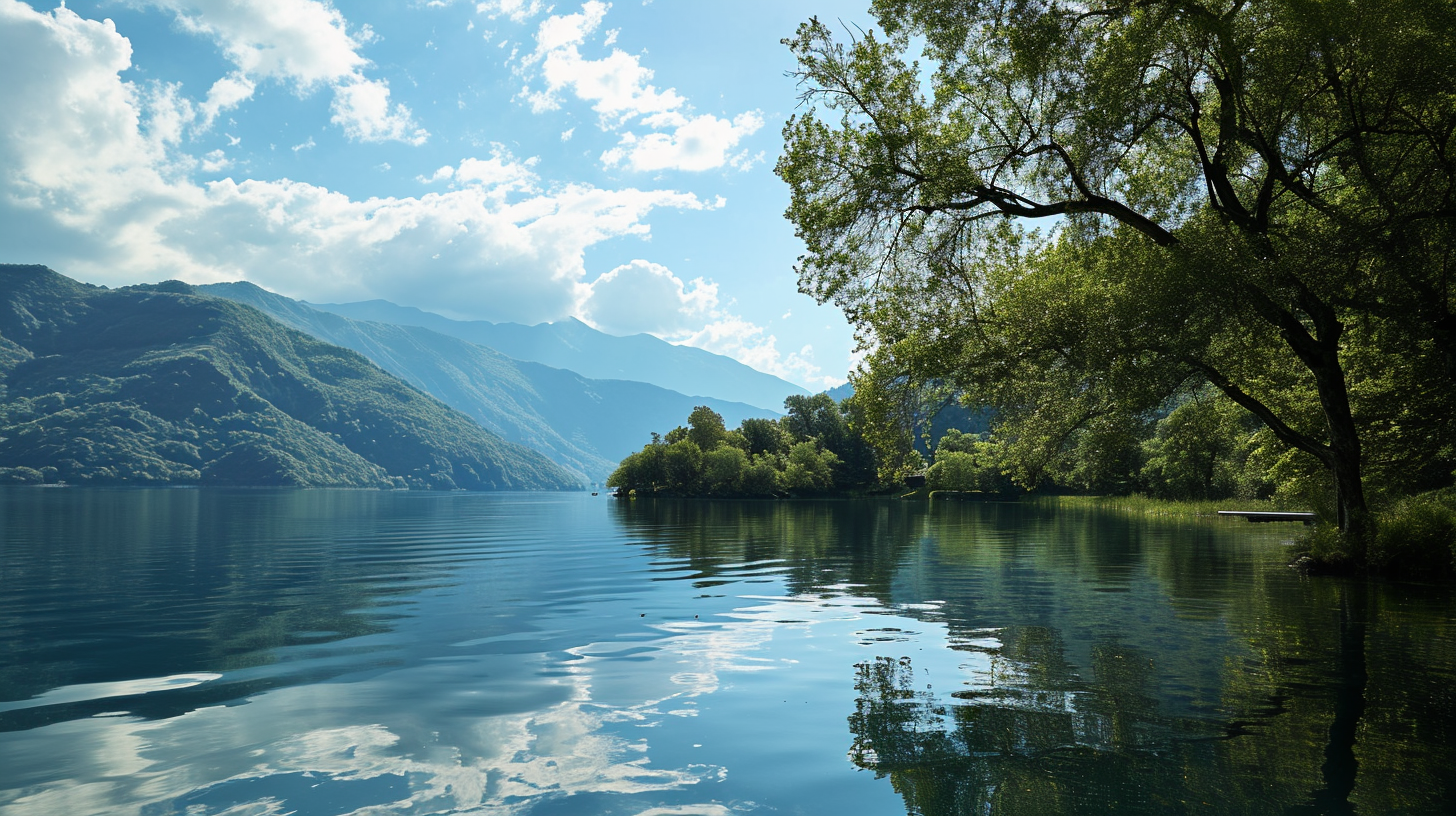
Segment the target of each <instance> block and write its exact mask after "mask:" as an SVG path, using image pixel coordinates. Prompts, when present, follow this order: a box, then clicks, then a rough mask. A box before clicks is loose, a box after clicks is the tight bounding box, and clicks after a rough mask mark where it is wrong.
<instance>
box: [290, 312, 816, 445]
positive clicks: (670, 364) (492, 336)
mask: <svg viewBox="0 0 1456 816" xmlns="http://www.w3.org/2000/svg"><path fill="white" fill-rule="evenodd" d="M310 305H312V306H314V307H316V308H318V309H322V310H324V311H329V312H333V313H335V314H340V315H343V316H345V317H352V318H354V319H356V320H371V321H376V322H380V323H394V324H398V325H401V326H422V327H424V328H427V329H433V330H435V331H437V332H439V333H441V334H448V335H450V336H451V337H458V338H460V339H461V340H468V341H470V342H472V343H478V344H480V345H482V346H486V347H488V348H492V349H495V350H496V351H498V352H500V353H502V354H504V355H506V356H507V357H511V358H513V359H516V360H523V361H527V362H533V363H542V364H545V365H549V366H553V367H555V368H565V369H568V370H571V371H575V372H577V373H578V374H581V375H582V376H584V377H590V378H593V379H598V380H634V381H636V382H644V383H651V384H653V385H657V386H660V387H662V388H666V389H669V390H672V391H677V392H678V393H681V394H690V395H698V396H700V397H713V398H715V399H720V400H727V401H731V402H746V403H748V404H750V405H756V406H758V407H759V408H767V409H769V410H771V411H775V412H781V411H783V407H784V398H785V397H788V396H790V395H794V394H797V395H807V394H808V393H809V392H808V391H807V390H805V389H803V388H801V387H799V386H797V385H794V384H793V383H791V382H789V381H788V380H783V379H780V378H778V377H775V376H773V375H772V374H765V373H763V372H762V371H758V370H756V369H753V368H750V367H748V366H746V365H744V364H743V363H740V362H738V361H737V360H734V359H732V358H729V357H724V356H722V355H721V354H713V353H712V352H709V351H704V350H702V349H698V348H692V347H691V346H675V345H673V344H671V343H669V342H667V341H665V340H660V339H658V338H656V337H653V336H652V335H650V334H634V335H631V336H630V337H617V336H615V335H610V334H606V333H604V332H600V331H597V330H596V329H593V328H592V327H591V326H588V325H586V324H585V323H583V322H581V321H580V320H576V319H567V320H562V321H560V322H557V323H541V324H539V325H536V326H524V325H521V324H520V323H488V322H486V321H483V320H470V321H463V320H451V319H449V318H446V317H441V316H440V315H437V314H432V313H430V312H424V311H420V310H419V309H415V308H411V307H408V306H398V305H396V304H393V303H390V302H389V301H385V300H369V301H363V302H360V303H317V304H310ZM699 404H703V403H702V401H701V400H699ZM638 444H641V443H638Z"/></svg>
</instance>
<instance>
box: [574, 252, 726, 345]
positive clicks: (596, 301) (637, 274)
mask: <svg viewBox="0 0 1456 816" xmlns="http://www.w3.org/2000/svg"><path fill="white" fill-rule="evenodd" d="M583 290H584V296H583V298H582V303H581V307H580V309H581V313H582V317H583V318H585V319H586V320H587V321H588V322H590V323H591V324H592V325H594V326H596V327H597V328H599V329H601V330H602V331H605V332H608V333H611V334H618V335H628V334H641V333H648V334H656V335H675V334H680V333H682V332H685V331H691V330H692V329H693V328H695V327H697V326H701V325H702V324H703V322H704V321H705V320H707V319H708V318H709V317H710V316H711V315H712V313H713V310H714V309H715V308H716V307H717V305H718V285H717V284H715V283H708V282H707V281H704V280H703V279H702V278H695V279H693V280H692V281H691V282H690V283H684V282H683V280H682V279H681V278H679V277H677V276H676V275H674V274H673V273H672V270H670V269H668V268H667V267H665V266H661V265H659V264H655V263H650V262H648V261H643V260H636V261H632V262H631V263H629V264H624V265H622V266H619V267H617V268H616V269H613V270H612V271H610V272H607V273H606V274H604V275H602V276H601V277H599V278H597V279H596V280H595V281H592V282H591V283H590V284H586V285H584V286H583Z"/></svg>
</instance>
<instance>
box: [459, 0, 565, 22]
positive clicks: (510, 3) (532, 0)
mask: <svg viewBox="0 0 1456 816" xmlns="http://www.w3.org/2000/svg"><path fill="white" fill-rule="evenodd" d="M546 8H547V7H546V4H545V3H543V2H541V0H485V2H483V3H478V4H476V6H475V10H476V11H477V12H479V13H480V14H484V15H485V16H487V17H489V18H490V19H492V20H494V19H495V18H497V17H508V18H510V20H511V21H512V22H515V23H524V22H526V21H527V20H529V19H531V18H532V17H535V16H536V15H538V14H540V13H541V12H543V11H545V10H546Z"/></svg>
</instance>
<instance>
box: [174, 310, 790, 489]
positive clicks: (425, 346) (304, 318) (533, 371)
mask: <svg viewBox="0 0 1456 816" xmlns="http://www.w3.org/2000/svg"><path fill="white" fill-rule="evenodd" d="M198 289H199V290H201V291H204V292H207V293H209V294H214V295H218V296H220V297H226V298H229V299H232V300H236V301H238V302H240V303H246V304H248V305H250V306H253V307H255V308H257V309H260V310H261V311H263V312H264V313H266V314H268V315H270V316H272V317H273V318H275V319H277V320H279V321H281V322H283V323H284V324H286V325H288V326H291V327H293V328H295V329H298V330H299V331H302V332H305V333H307V334H310V335H312V336H314V337H316V338H318V339H320V340H323V341H325V342H329V343H334V344H336V345H340V346H343V347H345V348H350V349H353V350H355V351H357V352H359V353H361V354H363V355H364V356H366V357H368V358H369V359H370V360H372V361H374V363H376V364H377V365H379V366H380V367H381V368H383V369H384V370H386V371H388V372H390V373H392V374H394V375H395V376H398V377H399V378H400V379H402V380H404V381H405V382H408V383H409V384H411V385H413V386H415V387H416V388H419V389H420V390H422V391H425V392H426V393H429V394H431V395H433V396H435V397H437V398H438V399H440V400H441V401H443V402H445V403H446V404H447V405H450V406H451V407H453V408H455V409H457V410H459V411H462V412H464V413H465V414H467V415H469V416H471V417H472V418H474V419H475V420H476V421H477V422H479V423H480V424H481V425H483V426H484V427H486V428H488V429H490V430H491V431H493V432H495V433H497V434H499V435H501V436H502V437H503V438H505V439H507V440H510V441H512V442H517V443H519V444H522V445H526V446H528V447H531V448H533V449H535V450H538V451H541V452H542V453H544V454H545V455H546V456H548V457H549V458H551V460H552V461H554V462H556V463H557V464H559V465H561V466H563V467H566V468H568V469H570V470H571V471H572V472H574V473H578V474H581V475H582V476H584V477H585V478H586V479H587V480H589V481H593V482H604V481H605V480H606V477H607V475H608V474H610V473H611V471H612V470H613V469H615V468H616V466H617V463H618V462H619V461H620V460H622V459H624V458H626V456H627V455H628V454H630V453H632V452H634V451H636V450H637V449H638V448H640V447H641V446H642V445H643V444H644V443H646V442H647V441H648V440H649V439H650V438H651V434H652V432H653V431H657V430H661V429H663V428H671V427H673V426H674V425H677V424H679V423H681V422H682V421H683V418H684V417H686V416H687V415H688V414H689V413H690V412H691V411H692V409H693V408H694V407H695V406H698V405H707V406H709V407H711V408H713V410H715V411H717V412H718V413H720V414H722V415H723V416H724V418H725V420H726V421H728V422H729V423H730V424H737V423H738V422H741V421H742V420H743V419H745V418H748V417H770V416H776V415H777V414H776V412H774V411H769V410H764V409H762V408H758V407H756V406H753V405H748V404H745V403H735V402H729V401H725V400H718V399H713V398H707V397H701V396H696V397H694V396H687V395H684V394H680V393H677V392H675V391H671V390H668V389H665V388H660V387H658V386H656V385H651V384H648V383H642V382H630V381H624V380H596V379H589V378H586V377H583V376H581V375H579V374H577V373H575V372H572V371H566V370H562V369H559V368H553V367H550V366H547V365H543V364H540V363H533V362H523V361H520V360H515V359H512V358H511V357H509V356H507V355H505V354H502V353H500V352H499V351H497V350H493V349H490V348H486V347H484V346H481V345H478V344H475V343H471V342H468V341H466V340H462V339H460V338H458V337H453V336H449V335H446V334H443V333H440V332H437V331H434V330H431V329H428V328H424V327H421V326H417V325H398V324H390V323H384V322H376V321H369V320H356V319H352V318H348V317H345V316H343V315H340V314H336V313H333V312H330V311H324V310H322V309H320V308H315V307H313V306H312V305H310V304H307V303H304V302H302V301H296V300H292V299H291V298H286V297H283V296H282V295H277V294H274V293H272V292H268V291H267V290H264V289H261V288H259V287H257V286H255V285H253V284H251V283H244V282H237V283H216V284H208V285H205V286H200V287H198ZM442 319H443V318H442ZM487 325H488V324H487ZM589 331H590V330H589Z"/></svg>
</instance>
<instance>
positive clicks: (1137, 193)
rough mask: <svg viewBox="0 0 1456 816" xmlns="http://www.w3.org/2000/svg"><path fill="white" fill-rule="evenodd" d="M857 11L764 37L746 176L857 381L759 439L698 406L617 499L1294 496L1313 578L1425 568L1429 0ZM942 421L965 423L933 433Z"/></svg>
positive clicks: (1436, 366) (1440, 531)
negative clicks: (764, 101)
mask: <svg viewBox="0 0 1456 816" xmlns="http://www.w3.org/2000/svg"><path fill="white" fill-rule="evenodd" d="M873 12H874V14H875V16H876V18H877V20H878V21H879V23H880V25H881V30H880V31H868V32H860V31H856V32H853V34H852V35H850V34H847V33H846V34H843V35H841V34H839V33H836V31H834V30H833V29H831V27H830V26H829V25H828V24H826V23H824V22H821V21H819V20H817V19H815V20H811V21H809V22H808V23H805V24H804V25H802V26H801V27H800V28H799V31H798V33H797V35H796V36H795V37H793V38H791V39H789V40H786V41H785V42H786V44H787V45H788V46H789V48H790V49H791V50H792V52H793V53H794V55H795V57H796V58H797V60H798V72H797V77H798V79H799V81H800V83H801V89H802V99H803V101H804V107H803V109H802V111H801V112H800V113H799V114H798V115H796V116H794V117H792V118H791V119H790V120H789V121H788V123H787V124H786V125H785V127H784V131H783V133H784V139H785V151H784V154H783V156H782V157H781V158H780V160H779V162H778V165H777V168H776V170H777V172H778V174H779V176H780V177H781V178H783V179H784V181H785V182H787V183H788V185H789V187H790V190H791V201H790V204H789V208H788V211H787V213H786V215H787V217H788V219H789V220H790V221H791V222H792V223H793V224H794V226H795V228H796V231H797V234H798V235H799V237H800V238H802V239H803V241H804V242H805V245H806V247H807V251H806V253H805V254H804V255H803V256H802V257H801V258H800V261H799V264H798V266H797V272H798V275H799V286H800V289H801V290H802V291H803V292H805V293H807V294H810V295H812V296H814V297H815V298H816V299H818V300H819V301H820V302H832V303H834V304H836V305H838V306H839V307H840V308H842V309H843V310H844V312H845V314H846V315H847V316H848V318H849V319H850V321H851V322H852V323H853V324H854V325H855V327H856V329H857V331H858V334H859V338H860V340H861V343H862V347H863V350H864V351H865V353H866V357H865V360H864V362H863V364H862V365H861V367H860V369H859V370H858V371H857V372H856V373H854V374H853V375H852V376H851V381H852V383H853V385H854V388H855V393H854V396H853V397H852V398H851V399H850V400H849V401H848V403H847V404H846V405H844V406H842V407H839V408H837V409H835V408H833V407H832V406H823V405H820V406H816V407H815V408H814V409H812V410H810V409H808V408H807V407H796V406H792V405H791V406H788V410H789V416H788V417H785V419H784V420H782V421H780V422H779V423H778V424H777V426H776V428H772V429H770V430H774V431H775V432H776V433H777V434H778V435H777V436H774V435H773V434H771V433H769V432H768V430H765V429H769V426H768V425H765V426H764V428H757V427H755V428H740V429H739V430H737V431H733V432H729V431H726V430H725V431H722V434H723V436H720V435H719V432H718V431H717V430H712V429H710V428H709V427H708V426H709V425H710V424H711V423H710V421H709V420H710V418H707V417H698V416H697V415H696V414H695V418H694V419H692V420H690V422H689V425H688V426H687V428H686V429H684V430H683V431H681V432H677V431H674V432H671V433H669V435H668V438H664V439H662V440H661V441H660V442H659V443H657V444H656V445H654V446H649V448H648V449H646V450H644V451H643V452H642V453H640V454H637V455H635V456H634V457H632V458H630V459H629V460H628V461H627V462H626V463H624V464H623V467H622V469H620V470H619V471H618V474H617V475H616V476H614V477H613V478H614V480H615V482H616V483H618V484H634V485H635V484H646V483H647V482H643V481H642V480H643V479H644V478H646V477H643V476H642V475H640V474H641V472H643V471H642V469H643V468H646V469H647V470H651V468H652V467H655V465H654V464H653V463H655V462H657V461H658V460H659V458H660V460H661V463H662V467H664V468H667V470H664V471H663V473H664V474H678V475H664V477H663V478H664V479H666V481H665V482H663V483H661V484H662V485H665V486H666V489H667V490H669V491H674V492H684V493H721V492H724V491H727V492H732V491H734V490H737V491H739V492H741V493H745V494H760V493H763V492H766V490H767V486H768V484H769V480H768V477H769V475H770V473H769V471H770V469H773V471H774V474H776V475H775V477H774V478H775V479H776V480H777V482H776V485H777V490H779V491H784V492H788V493H791V494H796V493H800V492H805V491H811V490H818V491H826V490H846V489H851V490H853V489H861V488H863V487H864V486H865V485H867V484H868V483H870V482H872V481H875V480H878V481H879V482H880V483H893V482H895V481H896V480H899V479H900V478H902V477H903V476H905V475H907V474H910V473H914V472H918V471H920V470H922V469H923V468H925V465H926V463H927V459H929V460H931V461H932V463H931V464H930V467H929V470H928V471H927V472H926V475H927V479H929V480H930V482H931V483H932V484H935V483H940V484H956V485H959V486H971V487H972V489H980V490H985V489H987V488H992V489H995V490H1000V489H1002V487H1003V486H1004V482H1003V481H1002V480H1007V481H1009V482H1010V483H1011V484H1013V485H1016V486H1019V487H1020V488H1021V489H1027V490H1036V489H1046V487H1047V486H1048V485H1051V486H1059V487H1062V488H1066V489H1075V490H1078V491H1085V492H1098V493H1113V494H1117V493H1130V492H1135V491H1136V492H1144V493H1147V494H1150V495H1154V496H1161V497H1166V498H1228V499H1245V500H1252V499H1260V498H1263V499H1273V500H1276V501H1279V502H1281V503H1283V504H1286V505H1303V506H1304V507H1305V508H1307V509H1312V510H1314V511H1316V512H1317V513H1319V514H1320V515H1321V516H1322V517H1323V518H1325V519H1327V521H1326V523H1324V524H1322V525H1320V526H1319V527H1318V528H1317V529H1316V531H1315V532H1314V533H1313V534H1312V535H1310V536H1309V537H1308V538H1307V539H1306V541H1305V543H1304V545H1303V547H1304V550H1305V551H1306V552H1307V553H1308V555H1309V556H1310V557H1311V558H1312V559H1313V561H1314V562H1315V563H1318V564H1320V565H1322V566H1323V567H1324V568H1326V569H1331V570H1339V571H1345V572H1353V573H1370V574H1420V575H1433V574H1443V575H1450V574H1452V569H1453V567H1452V559H1453V543H1456V494H1453V492H1452V489H1451V485H1452V472H1453V469H1456V423H1453V422H1452V416H1453V413H1456V308H1453V307H1456V291H1453V287H1452V285H1451V284H1452V271H1453V258H1456V255H1453V250H1456V240H1453V239H1456V154H1453V152H1452V150H1453V144H1456V142H1453V136H1456V49H1453V48H1452V46H1451V43H1452V42H1456V6H1453V5H1452V4H1450V3H1448V2H1441V1H1440V0H1380V1H1379V2H1360V3H1318V4H1309V3H1297V2H1265V3H1244V2H1231V3H1228V2H1221V3H1176V4H1174V3H1168V4H1164V3H1112V4H1109V5H1106V6H1105V7H1087V6H1084V5H1083V4H1064V3H1056V2H1051V3H974V2H973V3H941V2H932V1H931V0H876V2H875V3H874V5H873ZM912 51H914V52H918V53H912ZM916 57H919V59H916ZM947 404H960V405H963V406H967V407H969V408H973V409H975V410H981V411H988V412H990V416H992V417H993V418H994V420H993V423H992V427H991V428H990V429H989V433H987V434H984V435H977V436H976V437H974V438H973V439H969V440H968V438H967V437H966V436H964V435H957V436H951V435H949V434H931V433H930V432H929V422H930V419H931V418H932V417H934V416H936V415H937V414H938V413H939V411H940V410H941V409H942V408H943V407H944V406H945V405H947ZM811 416H812V417H814V418H815V419H813V420H810V419H808V418H809V417H811ZM816 422H817V423H818V424H816ZM831 426H833V427H831ZM740 440H741V441H740ZM763 440H771V441H772V442H773V444H772V445H770V444H769V443H768V442H765V441H763ZM836 444H839V445H842V446H843V447H842V448H837V447H835V445H836ZM689 445H692V446H695V447H696V448H697V450H698V453H697V454H694V453H692V452H691V450H690V449H689V448H688V446H689ZM659 448H660V450H659ZM730 449H731V450H730ZM871 452H872V453H871ZM770 456H772V457H779V458H780V459H779V460H770V459H769V458H768V457H770ZM697 457H701V462H702V465H701V468H702V469H701V471H696V470H694V471H693V472H701V473H702V474H704V475H703V476H702V477H701V479H702V480H701V481H699V482H693V483H689V482H685V481H680V480H679V481H674V480H675V479H679V477H680V475H681V474H686V473H688V472H689V471H690V470H692V469H691V468H686V466H685V464H684V463H687V464H694V467H697V465H696V464H695V463H697V462H698V461H699V459H698V458H697ZM740 457H741V458H740ZM730 460H731V461H730ZM871 462H873V464H872V465H871V464H870V463H871ZM669 463H671V466H670V467H669ZM740 466H741V467H740ZM674 468H676V469H674ZM735 468H738V469H739V470H741V472H742V473H744V474H752V477H751V478H749V477H746V476H745V477H744V481H741V482H739V483H737V485H738V486H737V487H733V486H732V484H733V483H730V482H724V481H723V480H722V479H720V478H719V475H721V474H728V473H733V472H737V471H735ZM871 472H873V474H874V475H873V477H871V475H870V474H871ZM952 474H954V475H952ZM649 481H650V480H649ZM660 486H661V485H660ZM660 486H659V487H660Z"/></svg>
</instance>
